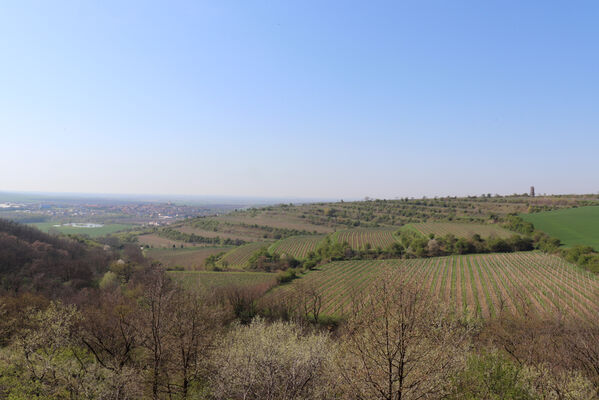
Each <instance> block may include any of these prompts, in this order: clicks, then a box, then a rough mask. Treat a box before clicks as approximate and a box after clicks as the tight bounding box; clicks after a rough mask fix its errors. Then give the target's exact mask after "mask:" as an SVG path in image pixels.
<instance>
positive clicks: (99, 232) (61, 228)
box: [31, 222, 133, 237]
mask: <svg viewBox="0 0 599 400" xmlns="http://www.w3.org/2000/svg"><path fill="white" fill-rule="evenodd" d="M31 225H32V226H35V227H36V228H38V229H39V230H41V231H43V232H49V231H52V230H57V231H58V232H60V233H64V234H65V235H69V234H73V235H80V234H85V235H89V236H90V237H98V236H104V235H108V234H111V233H115V232H118V231H123V230H125V229H130V228H132V227H133V225H124V224H106V225H103V226H101V227H98V228H80V227H75V226H69V225H62V224H60V223H59V222H38V223H34V224H31ZM55 225H58V226H55Z"/></svg>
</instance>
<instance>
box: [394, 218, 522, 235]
mask: <svg viewBox="0 0 599 400" xmlns="http://www.w3.org/2000/svg"><path fill="white" fill-rule="evenodd" d="M402 229H412V230H415V231H416V232H419V233H421V234H423V235H424V236H428V235H430V234H431V233H432V234H435V236H445V235H447V234H450V233H451V234H453V235H454V236H456V237H465V238H469V237H471V236H472V235H474V234H479V235H480V236H481V237H483V238H488V237H490V236H496V237H500V238H508V237H510V236H511V235H514V232H510V231H508V230H507V229H503V228H501V227H499V226H496V225H484V224H463V223H451V222H424V223H420V224H409V225H406V226H405V227H403V228H402Z"/></svg>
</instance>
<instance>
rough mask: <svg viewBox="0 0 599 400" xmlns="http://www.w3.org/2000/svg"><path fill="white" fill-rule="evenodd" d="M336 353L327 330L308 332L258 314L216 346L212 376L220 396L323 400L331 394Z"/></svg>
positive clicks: (214, 389)
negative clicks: (330, 377) (270, 321)
mask: <svg viewBox="0 0 599 400" xmlns="http://www.w3.org/2000/svg"><path fill="white" fill-rule="evenodd" d="M333 352H334V346H333V342H332V341H331V340H330V339H329V337H328V336H327V335H325V334H317V333H307V334H303V333H302V330H301V329H300V327H298V326H296V325H295V324H293V323H287V322H275V323H273V324H270V325H269V324H267V323H266V322H265V321H264V320H263V319H260V318H256V319H254V320H253V321H252V323H251V324H250V325H247V326H243V325H234V327H233V329H232V331H231V332H230V333H229V335H227V336H226V337H225V338H224V340H222V342H221V343H219V344H218V345H217V346H216V350H215V352H214V354H213V363H214V365H215V367H216V368H215V374H214V376H213V378H212V379H211V386H212V391H213V394H214V397H216V398H217V399H248V400H249V399H256V400H257V399H273V400H274V399H281V400H282V399H298V400H301V399H320V398H325V397H328V396H326V394H327V393H326V392H327V391H328V390H330V389H329V384H328V382H327V378H326V377H327V374H326V373H325V372H326V371H327V370H328V368H327V366H328V364H329V363H330V361H331V359H332V357H333Z"/></svg>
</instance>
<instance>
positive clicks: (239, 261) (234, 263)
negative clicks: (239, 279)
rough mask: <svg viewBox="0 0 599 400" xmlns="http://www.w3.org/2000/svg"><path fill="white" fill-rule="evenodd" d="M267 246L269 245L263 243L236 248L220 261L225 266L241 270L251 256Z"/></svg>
mask: <svg viewBox="0 0 599 400" xmlns="http://www.w3.org/2000/svg"><path fill="white" fill-rule="evenodd" d="M269 245H270V244H269V243H264V242H255V243H248V244H244V245H243V246H239V247H236V248H234V249H233V250H231V251H229V252H228V253H227V254H225V255H224V256H223V258H222V260H221V261H222V262H223V264H224V265H226V266H230V267H240V268H243V267H245V266H246V264H247V262H248V261H249V259H250V257H251V256H252V254H254V253H255V252H256V251H258V250H260V249H261V248H262V247H268V246H269Z"/></svg>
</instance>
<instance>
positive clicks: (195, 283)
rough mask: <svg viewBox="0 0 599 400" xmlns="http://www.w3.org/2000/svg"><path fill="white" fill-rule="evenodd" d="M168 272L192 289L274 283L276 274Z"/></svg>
mask: <svg viewBox="0 0 599 400" xmlns="http://www.w3.org/2000/svg"><path fill="white" fill-rule="evenodd" d="M168 274H169V275H170V276H171V277H172V278H173V279H175V280H177V281H179V282H181V283H182V285H183V286H184V287H185V288H187V289H194V290H195V289H198V290H203V289H213V288H218V287H224V286H253V285H258V284H265V285H271V284H272V285H274V284H275V283H276V274H273V273H268V272H237V271H234V272H214V271H170V272H169V273H168Z"/></svg>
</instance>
